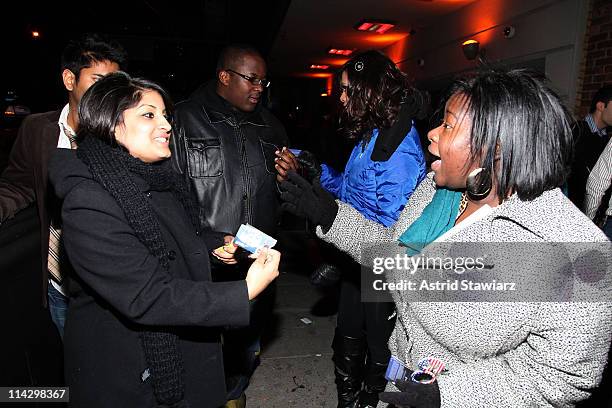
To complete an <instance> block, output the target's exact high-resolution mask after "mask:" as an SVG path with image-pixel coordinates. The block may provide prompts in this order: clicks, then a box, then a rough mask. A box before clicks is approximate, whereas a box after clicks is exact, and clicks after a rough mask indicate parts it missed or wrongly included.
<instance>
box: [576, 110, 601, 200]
mask: <svg viewBox="0 0 612 408" xmlns="http://www.w3.org/2000/svg"><path fill="white" fill-rule="evenodd" d="M572 134H573V136H574V161H573V163H572V169H571V173H570V176H569V178H568V180H567V188H568V196H569V199H570V200H571V201H572V202H573V203H574V205H575V206H576V207H578V208H580V209H584V194H585V192H586V183H587V180H588V178H589V174H590V173H591V170H592V169H593V167H594V166H595V163H597V159H599V156H600V155H601V153H602V152H603V150H604V148H605V147H606V143H608V140H609V137H601V136H599V135H597V134H595V133H593V132H591V128H589V125H588V123H587V122H586V121H584V120H580V121H578V122H576V124H575V125H574V127H573V128H572Z"/></svg>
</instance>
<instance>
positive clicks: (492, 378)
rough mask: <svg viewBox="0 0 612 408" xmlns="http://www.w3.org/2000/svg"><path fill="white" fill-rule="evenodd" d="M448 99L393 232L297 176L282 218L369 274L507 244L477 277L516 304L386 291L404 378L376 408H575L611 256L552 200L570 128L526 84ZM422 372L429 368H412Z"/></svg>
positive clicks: (511, 78)
mask: <svg viewBox="0 0 612 408" xmlns="http://www.w3.org/2000/svg"><path fill="white" fill-rule="evenodd" d="M449 95H450V97H449V98H448V99H447V103H446V106H445V112H444V120H443V122H442V123H441V124H440V126H438V127H436V128H435V129H433V130H432V131H431V132H430V133H429V134H428V139H429V141H430V142H431V144H430V146H429V151H430V152H431V153H432V154H433V155H434V156H436V157H437V158H438V160H436V161H434V162H433V164H432V166H431V168H432V170H433V172H432V173H431V174H430V175H429V176H428V177H427V178H426V179H425V180H424V181H423V182H422V183H421V184H420V185H419V187H418V188H417V189H416V191H415V192H414V194H413V196H412V198H411V199H410V201H409V202H408V204H407V205H406V207H405V209H404V211H403V212H402V214H401V215H400V218H399V219H398V221H397V223H396V224H395V225H393V226H392V227H390V228H385V227H384V226H382V225H379V224H376V223H374V222H372V221H369V220H366V219H365V218H364V217H363V216H362V215H361V214H360V213H359V212H358V211H356V210H355V209H353V208H351V207H350V206H348V205H346V204H344V203H342V202H339V201H334V200H333V199H331V198H330V197H329V196H328V195H327V194H326V193H325V192H324V191H323V190H322V189H321V188H320V187H319V186H318V185H317V183H315V184H314V185H313V186H311V185H309V184H308V183H307V182H305V181H304V180H303V179H301V178H299V176H297V175H295V174H292V175H291V176H290V177H289V180H288V182H285V183H284V184H283V185H282V186H281V187H282V188H283V189H284V193H283V194H282V197H283V199H284V200H285V201H286V203H285V205H284V207H285V208H286V209H287V210H289V211H291V212H294V213H296V214H300V215H303V216H306V217H308V218H309V219H310V220H312V221H314V222H316V223H317V224H318V227H317V233H318V235H319V236H320V237H321V238H322V239H324V240H326V241H328V242H331V243H333V244H334V245H336V246H337V247H339V248H340V249H342V250H344V251H346V252H348V253H349V254H350V255H352V256H353V257H354V258H355V259H356V260H358V261H359V262H360V263H362V265H369V266H372V264H371V263H370V262H372V257H371V256H368V255H367V254H368V252H372V248H374V251H379V253H380V254H383V253H385V251H386V248H384V249H383V248H382V247H381V245H380V244H381V243H385V242H387V243H390V244H391V243H397V242H398V241H399V242H400V243H401V244H402V245H403V246H405V247H408V250H407V251H406V248H403V251H405V252H407V253H408V254H409V255H415V256H413V258H411V259H415V258H416V254H419V253H420V255H418V256H420V257H422V256H423V254H430V253H438V252H435V251H434V250H432V249H431V248H434V247H436V246H440V245H442V247H444V245H446V247H445V248H446V250H448V248H449V247H450V246H452V245H459V244H460V243H462V242H463V243H470V244H469V245H467V246H464V248H475V247H478V246H479V245H481V244H482V245H481V246H484V247H486V248H487V249H486V250H485V251H490V252H492V253H495V251H496V248H495V246H494V245H493V244H490V243H504V244H503V245H501V246H500V244H497V251H499V250H500V248H501V250H502V251H505V252H506V253H505V254H504V253H502V254H501V256H500V254H499V253H497V257H495V256H493V261H491V260H489V261H486V262H484V263H485V264H486V263H487V262H489V263H491V264H492V265H493V267H492V269H491V273H493V274H494V275H493V276H494V277H496V278H497V283H500V282H504V283H506V282H511V281H512V282H514V284H515V285H516V286H517V287H518V288H516V291H517V292H510V289H511V288H510V287H507V288H506V287H504V288H503V291H501V292H498V293H492V292H489V293H486V294H483V295H482V298H480V299H479V298H478V296H481V294H482V292H481V293H478V291H472V290H471V289H470V290H466V291H463V292H462V290H457V289H456V287H453V286H452V285H451V283H452V281H451V280H440V281H441V282H447V286H444V285H442V286H441V287H440V286H438V287H435V288H432V287H431V286H427V285H426V286H425V287H424V288H423V287H419V285H418V284H417V286H416V287H417V289H419V290H412V291H411V290H406V288H405V287H402V286H401V285H396V286H395V288H394V287H389V286H387V288H390V290H391V293H392V295H393V298H394V300H395V302H396V306H397V310H398V319H397V322H396V326H395V329H394V332H393V334H392V336H391V339H390V340H389V348H390V350H391V353H392V355H393V356H395V357H396V358H397V359H398V360H401V361H402V362H403V363H404V364H405V365H406V368H407V371H406V374H405V375H404V376H403V377H402V378H400V379H398V380H397V381H394V382H393V383H389V384H388V386H387V391H389V392H386V393H382V394H381V400H383V401H386V402H388V403H392V404H394V405H396V406H407V407H422V408H430V407H442V408H446V407H461V408H467V407H470V408H472V407H504V408H505V407H534V406H537V407H571V406H574V405H575V404H576V403H577V402H579V401H581V400H585V399H587V398H588V397H589V396H590V395H591V393H592V392H593V390H594V389H595V388H596V387H597V385H598V384H599V382H600V381H601V377H602V372H603V370H604V368H605V366H606V360H607V355H608V350H609V347H610V339H611V333H612V306H611V303H610V294H611V292H610V285H609V283H610V255H611V253H612V251H611V247H610V242H609V241H608V240H607V238H606V237H605V235H604V234H603V233H602V232H601V231H600V230H599V229H598V228H597V227H596V226H595V225H594V224H593V223H592V222H591V221H590V220H589V219H588V218H587V217H586V216H584V215H583V214H582V213H581V212H580V211H579V210H578V209H577V208H576V207H574V206H573V205H572V204H571V202H570V201H569V200H568V199H567V198H566V197H565V196H564V195H563V193H562V192H561V190H560V189H559V188H558V186H560V185H562V184H563V182H564V180H565V178H566V176H567V171H566V169H567V164H568V163H569V160H570V157H571V150H572V149H571V146H572V139H571V131H570V126H569V124H570V116H569V114H568V112H567V110H566V109H565V108H564V107H563V105H562V103H561V101H560V99H559V98H558V96H557V95H555V94H554V93H553V92H552V91H551V90H550V89H549V88H548V87H546V86H545V85H544V84H543V83H542V82H541V81H540V80H539V79H537V78H536V77H534V76H533V75H531V74H528V73H526V72H524V71H510V72H492V71H488V72H484V73H481V74H479V75H478V76H476V77H475V78H473V79H470V80H467V81H463V80H460V81H456V82H455V83H454V85H453V86H452V88H451V91H450V93H449ZM373 243H375V244H377V246H375V247H373V246H372V245H371V244H373ZM483 243H484V244H483ZM487 243H489V244H487ZM515 243H516V244H515ZM519 243H529V246H527V247H525V248H528V249H530V252H529V253H528V254H527V253H522V255H523V256H522V257H519V256H513V255H512V253H513V251H516V247H513V245H519ZM487 245H490V247H487ZM531 252H533V253H531ZM514 253H516V252H514ZM551 254H552V256H551ZM547 255H548V256H547ZM374 265H375V264H374ZM379 266H380V264H379ZM451 269H452V267H451ZM419 272H421V271H419ZM451 272H456V269H455V270H454V271H453V270H451ZM429 273H431V271H430V272H429ZM435 273H437V274H438V275H434V276H442V275H444V274H445V273H446V271H435ZM444 276H445V277H449V276H450V275H449V274H446V275H444ZM463 276H464V275H462V277H463ZM465 276H470V275H465ZM474 276H478V275H474ZM414 277H415V276H414V275H411V272H410V271H407V270H402V269H400V268H399V267H397V265H396V269H391V270H387V271H386V283H392V282H393V283H398V282H400V281H402V278H403V280H404V281H408V280H410V279H411V278H414ZM429 277H431V275H429ZM462 277H460V278H459V280H461V282H463V280H462ZM414 280H415V281H417V282H422V280H417V279H414ZM494 282H495V280H494ZM431 283H432V279H430V280H429V282H428V284H431ZM378 285H379V286H378V287H380V285H381V284H380V283H379V284H378ZM460 287H462V286H460ZM420 289H425V290H420ZM427 289H429V290H427ZM435 289H437V293H435V294H432V293H433V292H435ZM415 293H417V294H416V295H415ZM447 295H448V296H449V297H447V298H445V297H444V296H447ZM451 299H452V300H456V301H455V302H451V301H448V300H451ZM466 300H470V301H466ZM478 300H485V301H480V302H478ZM423 359H425V361H426V362H429V363H430V366H429V367H428V366H427V363H426V364H425V366H423V365H421V366H419V362H421V361H423ZM433 359H437V360H433ZM432 361H441V362H443V364H444V367H445V368H444V370H443V371H442V372H441V373H439V372H438V370H434V369H432V367H431V362H432ZM438 366H439V364H438ZM419 370H420V371H419ZM415 371H416V372H420V374H421V376H411V374H413V372H415ZM412 377H414V379H412ZM394 379H395V378H394ZM423 379H425V380H423ZM432 379H433V382H431V380H432ZM415 380H420V381H415ZM425 383H427V384H425ZM398 389H399V392H397V391H398Z"/></svg>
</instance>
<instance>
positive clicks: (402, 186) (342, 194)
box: [321, 126, 425, 227]
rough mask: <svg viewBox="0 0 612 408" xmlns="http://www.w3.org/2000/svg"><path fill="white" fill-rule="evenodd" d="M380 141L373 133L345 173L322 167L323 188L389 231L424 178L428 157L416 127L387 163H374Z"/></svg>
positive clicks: (358, 148) (356, 149)
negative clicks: (373, 152)
mask: <svg viewBox="0 0 612 408" xmlns="http://www.w3.org/2000/svg"><path fill="white" fill-rule="evenodd" d="M377 137H378V129H374V131H373V132H372V137H371V138H370V141H369V142H368V144H367V146H366V147H365V149H364V150H363V151H362V144H363V142H360V143H358V144H357V146H355V148H354V149H353V152H352V153H351V157H350V158H349V160H348V162H347V163H346V167H345V169H344V172H342V173H339V172H337V171H335V170H334V169H332V168H330V167H329V166H327V165H325V164H323V165H322V166H321V167H322V174H321V185H322V186H323V187H324V188H325V189H326V190H327V191H329V192H331V193H332V194H333V195H335V196H336V198H338V199H339V200H341V201H343V202H345V203H347V204H350V205H351V206H352V207H353V208H355V209H356V210H358V211H359V212H360V213H362V214H363V215H364V216H365V217H366V218H368V219H370V220H372V221H376V222H378V223H379V224H382V225H384V226H386V227H388V226H390V225H393V224H394V223H395V221H397V218H398V217H399V215H400V213H401V212H402V210H403V209H404V205H405V204H406V202H407V201H408V198H410V196H411V195H412V192H413V191H414V189H415V188H416V186H417V185H418V184H419V183H420V182H421V180H423V178H425V157H424V155H423V150H422V148H421V142H420V141H419V134H418V132H417V130H416V129H415V127H414V126H412V128H411V129H410V131H409V132H408V134H407V135H406V137H405V138H404V140H403V141H402V142H401V143H400V144H399V146H398V147H397V149H396V150H395V152H394V153H393V154H392V155H391V157H390V158H389V159H388V160H386V161H372V159H371V155H372V151H373V150H374V145H375V143H376V139H377Z"/></svg>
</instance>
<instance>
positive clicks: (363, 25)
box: [354, 20, 395, 34]
mask: <svg viewBox="0 0 612 408" xmlns="http://www.w3.org/2000/svg"><path fill="white" fill-rule="evenodd" d="M393 27H395V23H392V22H390V21H375V20H361V21H360V22H358V23H357V24H355V27H354V28H355V30H357V31H368V32H371V33H378V34H384V33H386V32H387V31H389V30H390V29H392V28H393Z"/></svg>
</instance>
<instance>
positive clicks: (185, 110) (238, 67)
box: [172, 45, 297, 406]
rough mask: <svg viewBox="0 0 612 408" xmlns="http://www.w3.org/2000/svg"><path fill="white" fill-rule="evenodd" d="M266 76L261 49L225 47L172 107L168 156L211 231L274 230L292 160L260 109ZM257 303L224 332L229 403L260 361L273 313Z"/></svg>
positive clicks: (232, 276)
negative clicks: (213, 66)
mask: <svg viewBox="0 0 612 408" xmlns="http://www.w3.org/2000/svg"><path fill="white" fill-rule="evenodd" d="M266 74H267V72H266V63H265V61H264V59H263V58H262V56H261V54H259V52H257V51H256V50H255V49H253V48H251V47H249V46H243V45H232V46H229V47H227V48H225V49H224V50H223V51H222V52H221V55H220V56H219V60H218V62H217V77H216V79H215V80H213V81H210V82H208V83H205V84H203V85H202V86H201V87H200V88H199V89H197V90H196V91H195V92H194V93H193V94H192V95H191V96H190V98H189V99H187V100H186V101H184V102H181V103H179V104H177V106H176V114H175V116H176V117H175V119H176V122H175V126H174V128H175V129H176V131H175V133H174V135H173V138H172V148H173V155H172V159H173V161H174V164H175V167H176V168H177V169H178V171H179V172H180V173H181V174H183V175H184V176H185V177H186V178H187V180H188V181H189V182H190V184H191V186H192V187H193V190H194V192H195V193H196V194H197V199H198V202H199V205H200V208H201V212H200V213H201V218H202V220H203V221H204V225H205V226H206V227H208V228H210V229H212V230H214V231H222V232H226V233H227V234H230V235H234V234H235V233H236V231H237V230H238V228H239V227H240V224H246V223H248V224H250V225H253V226H254V227H256V228H258V229H260V230H261V231H264V232H265V233H266V234H268V235H271V236H275V233H276V225H277V223H278V213H279V190H278V187H277V177H278V181H280V180H281V179H282V176H280V175H279V174H278V173H277V169H279V170H280V171H281V172H282V173H285V172H286V171H287V170H289V169H296V168H297V163H296V161H295V158H294V157H293V155H291V154H289V151H288V150H287V149H284V147H286V146H287V144H288V139H287V135H286V132H285V129H284V127H283V126H282V124H281V123H280V122H279V121H278V120H277V119H276V118H275V117H274V116H273V115H272V114H271V113H270V112H269V111H268V110H267V109H266V108H264V107H263V106H261V103H260V101H261V98H262V95H263V92H264V90H265V88H267V87H268V86H269V85H270V81H268V79H267V78H266ZM237 258H238V259H240V257H237ZM248 266H249V265H248V261H246V260H244V261H242V262H240V261H239V262H238V265H235V266H228V265H217V267H216V268H215V267H213V278H214V279H215V280H237V279H244V276H245V271H246V269H247V268H248ZM266 300H268V302H266ZM258 302H259V303H258V304H256V305H254V307H253V310H252V312H251V325H250V326H249V327H248V328H244V329H234V330H227V331H226V332H225V333H224V356H225V359H226V366H225V371H226V379H227V387H228V399H230V400H240V401H242V402H244V401H243V400H244V390H245V389H246V387H247V385H248V381H249V378H250V376H251V375H252V373H253V371H254V369H255V367H256V366H257V364H258V354H259V337H260V331H261V327H262V321H265V319H266V317H267V316H268V315H269V314H270V311H271V306H270V305H269V304H270V303H271V296H270V295H268V296H264V297H261V296H260V298H259V301H258ZM266 303H268V304H266ZM262 315H263V316H262ZM228 406H240V405H239V404H233V405H228Z"/></svg>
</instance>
